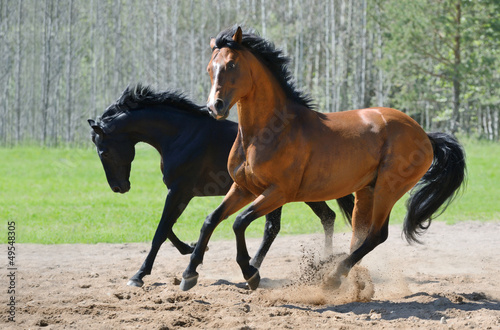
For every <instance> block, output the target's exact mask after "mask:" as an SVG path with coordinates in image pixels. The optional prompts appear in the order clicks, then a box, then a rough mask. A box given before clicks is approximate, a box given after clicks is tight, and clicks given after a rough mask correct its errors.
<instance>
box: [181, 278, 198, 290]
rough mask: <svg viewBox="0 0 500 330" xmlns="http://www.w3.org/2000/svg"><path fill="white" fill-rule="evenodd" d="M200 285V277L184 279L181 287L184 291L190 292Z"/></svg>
mask: <svg viewBox="0 0 500 330" xmlns="http://www.w3.org/2000/svg"><path fill="white" fill-rule="evenodd" d="M196 283H198V275H195V276H193V277H190V278H183V279H182V281H181V284H180V285H179V287H180V289H181V290H182V291H188V290H190V289H191V288H192V287H194V286H195V285H196Z"/></svg>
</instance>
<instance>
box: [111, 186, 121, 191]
mask: <svg viewBox="0 0 500 330" xmlns="http://www.w3.org/2000/svg"><path fill="white" fill-rule="evenodd" d="M112 189H113V192H115V193H119V192H120V191H121V190H120V187H118V186H114V187H113V188H112Z"/></svg>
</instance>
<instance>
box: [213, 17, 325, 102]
mask: <svg viewBox="0 0 500 330" xmlns="http://www.w3.org/2000/svg"><path fill="white" fill-rule="evenodd" d="M237 28H238V26H237V25H235V26H233V27H231V28H228V29H226V30H224V31H222V32H220V33H219V35H217V38H216V39H215V47H214V48H219V49H220V48H223V47H229V48H232V49H241V45H242V46H244V47H246V48H248V49H249V50H250V51H251V52H252V53H253V54H254V55H255V56H256V57H257V58H259V59H260V60H261V61H262V63H264V65H266V67H267V68H268V69H269V70H270V71H271V73H272V74H273V75H274V77H275V78H276V80H277V81H278V82H279V84H280V85H281V87H282V88H283V90H284V91H285V94H286V96H287V97H288V98H290V99H292V100H294V101H295V102H297V103H299V104H301V105H303V106H305V107H307V108H310V109H314V108H315V107H316V106H315V105H314V104H313V101H312V98H311V97H310V96H309V95H307V94H305V93H304V92H302V91H300V90H298V89H297V88H296V86H295V83H294V81H293V77H292V74H291V72H290V70H288V63H290V58H289V57H287V56H286V55H285V54H284V53H283V51H282V50H281V49H276V47H275V46H274V44H273V43H272V42H270V41H268V40H265V39H264V38H262V37H260V36H259V35H257V34H256V33H255V31H254V30H245V31H243V38H242V42H241V45H240V44H238V43H236V42H235V41H233V35H234V34H235V33H236V30H237Z"/></svg>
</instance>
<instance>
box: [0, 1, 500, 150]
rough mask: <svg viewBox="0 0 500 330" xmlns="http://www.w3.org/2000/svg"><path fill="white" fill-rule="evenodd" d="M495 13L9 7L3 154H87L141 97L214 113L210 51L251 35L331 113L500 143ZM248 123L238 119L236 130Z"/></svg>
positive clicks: (0, 75) (414, 6) (392, 8)
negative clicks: (101, 125) (166, 97)
mask: <svg viewBox="0 0 500 330" xmlns="http://www.w3.org/2000/svg"><path fill="white" fill-rule="evenodd" d="M499 12H500V3H499V2H498V1H496V0H482V1H479V0H471V1H469V0H413V1H399V0H371V1H368V0H326V1H325V0H309V1H304V0H286V1H270V0H236V1H234V0H232V1H230V0H215V1H208V0H187V1H180V0H141V1H138V0H88V1H75V0H43V1H38V0H1V1H0V58H1V59H2V60H1V62H0V83H1V84H0V145H3V146H13V145H18V144H25V143H30V144H31V143H35V144H40V145H44V146H57V145H60V144H76V145H78V144H86V143H88V140H89V139H88V135H89V130H88V126H87V124H86V119H87V118H95V117H96V116H98V115H100V114H102V113H103V111H104V109H105V108H106V107H107V106H108V105H109V104H111V103H112V102H113V101H114V100H116V99H117V98H118V97H119V95H120V94H121V91H123V90H124V89H125V88H126V87H127V86H128V85H129V84H135V83H138V82H142V83H144V84H150V85H152V86H154V87H155V88H157V89H176V90H181V91H184V92H185V93H186V94H187V95H188V96H189V97H190V98H192V99H193V100H194V101H195V102H196V103H199V104H203V103H204V102H205V101H206V98H207V95H208V89H209V86H210V82H209V79H208V75H207V74H206V71H205V68H206V65H207V63H208V61H209V58H210V48H209V38H210V37H213V36H216V35H217V33H218V32H219V31H220V30H222V29H223V28H225V27H228V26H232V25H233V24H235V23H241V24H242V25H244V26H245V27H248V28H254V29H255V30H256V31H257V32H258V33H259V34H260V35H262V36H263V37H265V38H267V39H269V40H272V41H273V42H274V43H275V44H276V45H277V46H278V47H280V48H281V49H283V50H284V52H285V53H286V54H287V55H288V56H289V57H290V58H291V63H290V69H291V71H292V73H293V76H294V78H295V80H296V84H297V86H299V87H300V88H301V89H303V90H304V91H306V92H308V93H310V94H311V96H312V97H313V99H314V100H315V102H316V104H317V105H318V110H320V111H323V112H331V111H342V110H348V109H356V108H363V107H370V106H389V107H394V108H397V109H400V110H401V111H404V112H406V113H408V114H409V115H411V116H412V117H414V118H415V119H416V120H417V121H419V123H420V124H421V125H422V126H423V127H424V128H425V129H426V130H445V131H449V132H452V133H463V134H468V135H472V136H477V137H479V138H485V139H489V140H498V139H499V121H500V119H499V113H500V93H498V91H499V90H500V74H499V73H500V70H499V67H500V65H499V64H500V63H499V59H500V49H499V48H500V47H499V42H500V41H499V40H500V18H499V15H498V13H499ZM234 119H235V118H234Z"/></svg>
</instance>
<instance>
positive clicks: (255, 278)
mask: <svg viewBox="0 0 500 330" xmlns="http://www.w3.org/2000/svg"><path fill="white" fill-rule="evenodd" d="M259 283H260V274H259V270H258V269H256V272H255V274H253V275H252V277H250V278H249V279H248V280H247V284H248V287H249V288H250V289H251V290H256V289H257V288H258V287H259Z"/></svg>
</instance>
